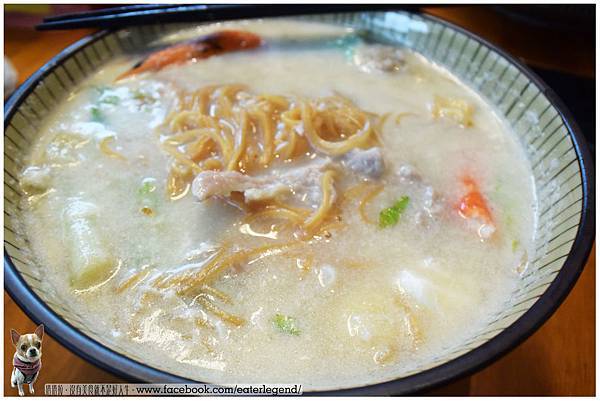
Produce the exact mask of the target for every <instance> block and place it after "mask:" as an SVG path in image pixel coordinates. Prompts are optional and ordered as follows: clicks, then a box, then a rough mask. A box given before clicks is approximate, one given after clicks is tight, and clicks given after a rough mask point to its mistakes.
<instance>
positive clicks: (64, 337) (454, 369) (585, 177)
mask: <svg viewBox="0 0 600 401" xmlns="http://www.w3.org/2000/svg"><path fill="white" fill-rule="evenodd" d="M362 12H365V11H362ZM390 12H394V10H390ZM403 12H406V13H408V14H412V15H418V16H420V17H422V18H424V19H428V20H430V21H432V22H435V23H439V24H441V25H443V26H445V27H447V28H450V29H453V30H455V31H457V32H459V33H462V34H464V35H466V36H467V37H468V38H469V39H472V40H475V41H476V42H478V43H479V44H481V45H483V46H486V47H488V48H490V49H492V50H493V51H495V52H496V53H498V54H499V55H500V56H501V57H503V58H505V59H506V60H507V61H508V62H509V63H510V64H512V65H513V66H515V67H516V68H517V69H518V70H519V72H521V73H522V74H523V75H524V76H526V77H527V79H529V80H530V81H531V82H533V83H534V84H535V85H536V86H537V88H538V89H539V90H540V91H541V92H542V93H543V94H544V95H545V96H546V97H547V99H548V101H549V102H550V104H551V105H552V106H553V107H554V108H555V109H556V111H557V112H558V113H559V115H560V116H561V118H562V120H563V122H564V125H565V126H566V128H567V129H568V134H569V136H570V137H571V140H572V142H573V148H574V150H575V152H576V154H577V160H578V163H579V169H580V178H581V182H582V206H583V207H582V209H583V210H582V213H581V219H580V221H579V225H578V230H577V234H576V236H575V240H574V242H573V246H572V248H571V251H570V252H569V254H568V256H567V258H566V259H565V261H564V263H563V266H562V267H561V269H560V271H559V272H558V273H557V275H556V277H555V278H554V280H553V281H552V282H551V283H550V285H549V287H548V288H547V289H546V291H545V292H544V293H543V294H542V295H541V296H540V298H539V299H538V300H537V301H536V302H535V303H534V304H533V305H532V306H531V307H530V308H529V309H528V310H527V311H526V312H525V313H524V314H523V315H521V316H520V317H519V318H518V319H517V320H516V321H515V322H513V323H512V324H511V325H510V326H509V327H507V328H506V329H504V330H502V331H501V332H500V333H499V334H497V335H496V336H495V337H493V338H491V339H490V340H488V341H486V342H485V343H483V344H481V345H480V346H478V347H476V348H474V349H472V350H471V351H469V352H467V353H465V354H462V355H460V356H459V357H457V358H455V359H452V360H450V361H448V362H445V363H443V364H441V365H438V366H435V367H433V368H430V369H427V370H425V371H422V372H419V373H416V374H413V375H410V376H406V377H401V378H396V379H392V380H389V381H386V382H382V383H377V384H371V385H366V386H359V387H353V388H341V389H335V390H334V389H332V390H325V391H314V392H307V393H310V394H315V395H345V394H352V395H374V394H407V393H422V392H424V391H426V390H429V389H433V388H435V387H439V386H442V385H444V384H447V383H449V382H451V381H454V380H458V379H460V378H463V377H465V376H467V375H470V374H472V373H474V372H476V371H478V370H480V369H482V368H484V367H485V366H488V365H490V364H491V363H492V362H494V361H496V360H497V359H499V358H500V357H502V356H503V355H505V354H506V353H508V352H509V351H511V350H512V349H514V348H515V347H516V346H517V345H519V344H521V343H522V342H523V341H524V340H525V339H527V338H528V337H529V336H530V335H532V334H533V333H534V332H535V331H536V330H537V329H538V328H539V327H540V326H541V325H542V324H543V323H545V322H546V320H547V319H548V318H549V317H550V316H551V315H552V314H553V313H554V311H555V310H556V309H558V307H559V306H560V305H561V304H562V302H563V300H564V299H565V298H566V296H567V295H568V294H569V292H570V291H571V289H572V287H573V286H574V285H575V282H576V281H577V278H578V277H579V275H580V274H581V272H582V270H583V268H584V266H585V263H586V261H587V259H588V256H589V253H590V251H591V248H592V244H593V241H594V237H595V202H594V201H595V199H594V198H595V180H594V165H593V161H592V157H591V153H590V150H589V148H588V145H587V142H586V140H585V137H584V136H583V134H582V132H581V129H580V128H579V126H578V125H577V123H576V122H575V120H574V118H573V116H572V114H571V113H570V111H569V110H568V108H567V107H566V105H565V103H564V102H563V101H562V100H561V99H560V98H559V97H558V96H557V95H556V93H555V92H554V91H553V90H552V89H551V88H550V87H549V86H548V85H547V84H546V83H544V82H543V81H542V79H541V78H539V77H538V76H537V74H535V73H534V72H533V71H532V70H531V69H529V67H527V66H525V65H524V64H523V63H522V62H521V61H519V60H518V59H517V58H515V57H514V56H512V55H510V54H509V53H507V52H506V51H504V50H502V49H501V48H500V47H499V46H497V45H495V44H492V43H490V42H488V41H487V40H485V39H483V38H481V37H479V36H478V35H476V34H474V33H472V32H470V31H468V30H466V29H464V28H462V27H460V26H458V25H455V24H453V23H451V22H448V21H445V20H443V19H441V18H438V17H436V16H432V15H429V14H425V13H422V12H414V11H403ZM113 32H114V31H112V30H102V31H98V32H95V33H93V34H91V35H87V36H85V37H84V38H82V39H80V40H78V41H77V42H75V43H73V44H72V45H70V46H68V47H66V48H65V49H63V50H62V51H61V52H60V53H58V54H57V55H56V56H54V57H53V58H52V59H51V60H49V61H48V62H47V63H46V64H44V65H43V66H42V67H41V68H40V69H39V70H37V71H36V72H35V73H34V74H32V75H31V76H30V77H29V78H28V79H27V80H26V81H25V82H24V83H23V84H21V85H20V86H19V88H18V89H17V90H16V91H15V92H14V93H13V94H12V96H11V97H10V98H9V99H8V100H7V102H6V103H5V105H4V115H5V117H4V127H5V131H6V128H7V125H8V121H10V120H11V118H12V116H13V114H14V113H15V112H16V110H17V109H18V107H19V106H20V105H21V103H22V102H23V101H24V100H25V98H26V97H27V96H28V95H29V94H30V93H31V92H32V91H33V90H34V89H35V88H36V86H37V84H38V83H39V82H40V81H41V80H43V79H44V78H45V77H46V76H48V75H49V74H50V73H51V72H53V71H54V70H55V69H56V68H57V67H59V66H60V65H61V64H62V63H63V62H64V61H66V60H67V59H68V58H69V57H70V56H71V55H72V54H73V53H75V52H77V51H78V50H81V49H83V48H85V47H86V46H88V45H91V44H92V43H94V42H96V41H98V40H101V39H102V38H104V37H105V36H107V35H109V34H111V33H113ZM4 283H5V284H4V288H5V290H6V291H7V292H8V293H9V295H10V296H11V298H12V299H13V300H14V301H15V303H16V304H17V305H18V306H19V307H20V308H21V309H22V310H23V311H24V312H25V314H27V316H29V317H30V318H31V319H32V320H33V321H34V322H35V323H44V325H45V328H46V331H47V332H48V334H50V336H52V337H53V338H54V339H56V340H57V341H58V342H59V343H60V344H62V345H63V346H64V347H65V348H67V349H69V350H70V351H72V352H74V353H75V354H76V355H78V356H79V357H81V358H83V359H84V360H86V361H88V362H90V363H92V364H94V365H96V366H98V367H100V368H102V369H104V370H106V371H108V372H110V373H113V374H115V375H117V376H119V377H122V378H125V379H127V380H129V381H130V382H136V381H137V382H139V381H140V380H141V381H143V382H153V383H182V382H188V383H189V382H193V381H192V380H190V379H187V378H184V377H182V376H178V375H174V374H171V373H168V372H165V371H162V370H160V369H157V368H153V367H151V366H148V365H145V364H144V363H142V362H138V361H136V360H134V359H132V358H130V357H128V356H125V355H122V354H120V353H118V352H117V351H115V350H113V349H110V348H108V347H107V346H105V345H103V344H101V343H99V342H98V341H96V340H94V339H92V338H91V337H89V336H87V335H86V334H84V333H82V332H81V331H79V330H78V329H77V328H75V327H74V326H73V325H71V324H70V323H68V322H67V321H65V320H64V319H63V318H62V317H60V316H59V315H58V314H57V313H56V312H54V311H53V310H52V309H51V308H50V307H49V306H48V305H46V304H45V303H44V301H43V300H42V299H41V298H40V297H39V296H38V295H37V294H36V293H35V292H34V291H33V290H32V289H31V288H30V287H29V285H28V284H27V283H26V282H25V281H24V279H23V278H22V276H21V275H20V274H19V272H18V271H17V269H16V267H15V265H14V264H13V262H12V260H11V258H10V256H9V255H8V253H7V251H6V247H5V249H4Z"/></svg>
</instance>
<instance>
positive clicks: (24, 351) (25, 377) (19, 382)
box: [10, 324, 44, 396]
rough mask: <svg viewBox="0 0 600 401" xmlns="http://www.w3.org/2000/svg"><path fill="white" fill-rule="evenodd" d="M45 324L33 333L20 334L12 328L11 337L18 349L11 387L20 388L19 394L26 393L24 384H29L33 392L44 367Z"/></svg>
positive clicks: (14, 360) (30, 391)
mask: <svg viewBox="0 0 600 401" xmlns="http://www.w3.org/2000/svg"><path fill="white" fill-rule="evenodd" d="M43 337H44V325H43V324H40V325H39V326H38V327H37V328H36V329H35V332H34V333H33V334H23V335H20V334H19V333H17V332H16V331H15V330H13V329H11V330H10V338H11V340H12V343H13V345H14V346H15V348H16V349H17V352H15V357H14V358H13V366H14V368H13V371H12V374H11V376H10V385H11V387H13V388H14V387H15V386H16V387H17V388H18V389H19V395H21V396H22V395H25V392H24V391H23V384H29V393H31V394H33V393H34V389H33V383H35V381H36V379H37V378H38V375H39V373H40V369H41V368H42V361H41V358H42V338H43Z"/></svg>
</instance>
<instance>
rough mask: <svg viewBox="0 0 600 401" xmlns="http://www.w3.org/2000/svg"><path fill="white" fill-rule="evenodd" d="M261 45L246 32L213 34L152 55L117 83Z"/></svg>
mask: <svg viewBox="0 0 600 401" xmlns="http://www.w3.org/2000/svg"><path fill="white" fill-rule="evenodd" d="M261 43H262V39H261V38H260V36H258V35H256V34H254V33H251V32H247V31H235V30H223V31H219V32H215V33H212V34H210V35H207V36H203V37H201V38H198V39H194V40H192V41H188V42H184V43H178V44H175V45H172V46H169V47H167V48H166V49H163V50H159V51H157V52H155V53H152V54H151V55H149V56H148V57H146V58H145V59H143V60H141V61H140V62H138V63H137V64H136V65H134V66H133V68H132V69H130V70H128V71H126V72H125V73H123V74H121V75H120V76H119V77H118V78H117V81H118V80H121V79H123V78H127V77H129V76H132V75H136V74H140V73H142V72H149V71H159V70H162V69H163V68H165V67H167V66H169V65H171V64H182V63H185V62H186V61H188V60H192V59H205V58H209V57H212V56H217V55H219V54H223V53H228V52H234V51H239V50H247V49H254V48H256V47H258V46H260V45H261Z"/></svg>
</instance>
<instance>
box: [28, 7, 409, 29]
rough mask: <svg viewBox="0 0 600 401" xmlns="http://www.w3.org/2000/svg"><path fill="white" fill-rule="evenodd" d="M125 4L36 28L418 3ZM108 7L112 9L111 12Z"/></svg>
mask: <svg viewBox="0 0 600 401" xmlns="http://www.w3.org/2000/svg"><path fill="white" fill-rule="evenodd" d="M148 6H149V7H139V6H125V7H115V8H112V9H106V10H102V11H94V12H87V13H77V14H68V15H65V16H56V17H51V18H47V19H46V20H45V21H44V22H43V23H42V24H40V25H37V26H36V29H38V30H54V29H79V28H104V29H107V28H110V29H116V28H124V27H128V26H136V25H149V24H156V23H162V24H164V23H174V22H209V21H220V20H235V19H247V18H263V17H282V16H292V15H304V14H325V13H338V12H358V11H386V10H399V9H401V10H407V11H417V10H418V9H419V6H415V5H406V4H402V5H394V4H257V5H250V4H244V5H231V4H228V5H217V4H211V5H175V4H173V5H148ZM111 10H112V11H111Z"/></svg>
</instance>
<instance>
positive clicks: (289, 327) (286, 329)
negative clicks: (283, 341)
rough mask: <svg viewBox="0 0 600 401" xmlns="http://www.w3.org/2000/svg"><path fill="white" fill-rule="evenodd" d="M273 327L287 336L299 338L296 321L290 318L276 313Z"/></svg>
mask: <svg viewBox="0 0 600 401" xmlns="http://www.w3.org/2000/svg"><path fill="white" fill-rule="evenodd" d="M273 326H275V328H276V329H278V330H279V331H281V332H282V333H285V334H289V335H292V336H299V335H300V329H299V328H298V327H297V325H296V319H294V318H293V317H290V316H286V315H282V314H281V313H278V314H276V315H275V317H273Z"/></svg>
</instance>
